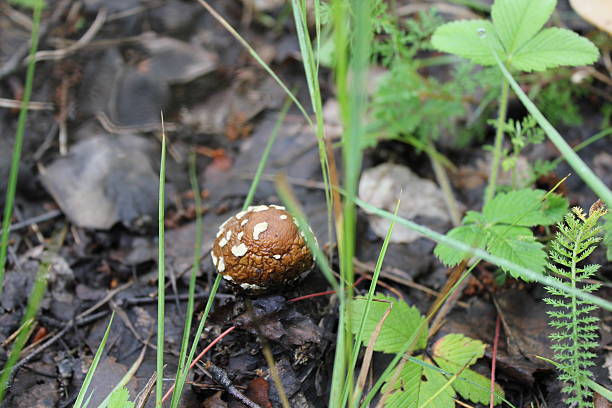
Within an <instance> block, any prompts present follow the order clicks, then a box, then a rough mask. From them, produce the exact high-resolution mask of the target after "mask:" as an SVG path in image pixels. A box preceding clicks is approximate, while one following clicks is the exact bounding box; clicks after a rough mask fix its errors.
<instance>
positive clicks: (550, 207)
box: [482, 189, 567, 227]
mask: <svg viewBox="0 0 612 408" xmlns="http://www.w3.org/2000/svg"><path fill="white" fill-rule="evenodd" d="M545 194H546V192H545V191H543V190H532V189H523V190H515V191H510V192H508V193H499V194H497V195H496V196H495V198H493V200H491V201H490V202H488V203H487V204H486V205H485V206H484V208H483V210H482V213H483V215H484V218H485V219H486V222H488V223H492V224H510V225H519V226H525V227H531V226H534V225H550V224H554V223H555V222H558V221H560V220H561V219H563V215H565V213H566V212H567V200H565V199H564V198H562V197H560V196H557V195H555V194H549V195H548V196H546V197H544V196H545Z"/></svg>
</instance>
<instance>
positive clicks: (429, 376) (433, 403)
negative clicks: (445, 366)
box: [383, 357, 455, 408]
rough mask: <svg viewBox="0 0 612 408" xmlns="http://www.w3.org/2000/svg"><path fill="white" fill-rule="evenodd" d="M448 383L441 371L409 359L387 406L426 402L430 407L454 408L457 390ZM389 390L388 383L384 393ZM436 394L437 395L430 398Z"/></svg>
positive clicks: (397, 407) (413, 405)
mask: <svg viewBox="0 0 612 408" xmlns="http://www.w3.org/2000/svg"><path fill="white" fill-rule="evenodd" d="M418 359H419V360H422V359H423V358H422V357H418ZM447 383H448V380H447V379H446V377H445V376H444V375H443V374H441V373H440V372H439V371H437V370H435V369H433V368H427V367H425V366H424V365H421V364H417V363H414V362H412V361H408V362H407V363H406V365H405V366H404V368H403V369H402V373H401V375H400V378H399V380H398V381H397V382H396V383H395V384H394V388H393V389H394V390H395V392H393V393H392V394H391V396H390V397H389V399H388V400H387V403H386V404H385V408H420V407H421V406H423V404H425V403H427V406H428V407H436V408H453V407H454V406H455V400H454V398H455V391H454V390H453V388H452V386H450V385H447ZM388 390H389V387H388V385H385V387H383V393H384V392H387V391H388ZM434 395H435V396H436V397H435V398H434V399H432V400H430V398H431V397H433V396H434Z"/></svg>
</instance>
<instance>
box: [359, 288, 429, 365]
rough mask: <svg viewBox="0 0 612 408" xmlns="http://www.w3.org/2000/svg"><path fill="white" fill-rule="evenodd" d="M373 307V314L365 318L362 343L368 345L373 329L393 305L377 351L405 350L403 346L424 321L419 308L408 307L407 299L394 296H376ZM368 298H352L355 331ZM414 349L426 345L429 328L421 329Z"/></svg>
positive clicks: (371, 312)
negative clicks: (405, 300) (402, 299)
mask: <svg viewBox="0 0 612 408" xmlns="http://www.w3.org/2000/svg"><path fill="white" fill-rule="evenodd" d="M373 300H374V301H373V302H372V304H371V306H370V313H369V314H368V317H367V319H366V321H365V326H364V328H363V344H364V345H367V344H368V342H369V341H370V337H371V336H372V333H373V332H374V329H375V328H376V326H377V325H378V323H379V322H380V320H381V319H382V318H383V315H384V314H385V311H386V310H387V308H388V307H389V306H391V305H392V309H391V312H390V313H389V315H388V316H387V318H386V319H385V322H384V323H383V326H382V329H381V330H380V333H379V335H378V338H377V339H376V343H375V344H374V350H376V351H382V352H384V353H397V352H399V351H401V350H402V347H403V346H404V344H406V342H407V341H408V340H410V338H411V337H412V336H413V334H414V333H415V332H416V330H417V329H418V327H419V326H420V325H421V323H422V322H423V321H424V318H423V316H421V313H420V312H419V310H418V309H417V308H416V307H413V306H408V304H406V302H404V301H401V300H397V299H394V298H392V297H390V296H384V295H380V294H379V295H376V297H374V298H373ZM366 302H367V300H366V299H361V298H357V299H355V300H354V301H353V305H352V306H353V307H352V308H351V310H352V315H351V318H352V325H351V328H352V330H353V332H354V333H355V334H356V332H357V330H358V327H359V323H360V321H361V316H362V315H363V313H364V310H365V306H366ZM415 344H416V345H415V350H420V349H422V348H424V347H425V345H426V344H427V327H426V326H425V328H424V329H423V330H421V333H420V335H419V338H418V340H417V341H416V343H415Z"/></svg>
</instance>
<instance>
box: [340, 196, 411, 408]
mask: <svg viewBox="0 0 612 408" xmlns="http://www.w3.org/2000/svg"><path fill="white" fill-rule="evenodd" d="M399 205H400V200H397V204H396V205H395V211H393V215H395V216H397V212H398V210H399ZM394 227H395V222H394V221H392V222H391V225H389V229H388V230H387V234H386V235H385V240H384V241H383V245H382V248H381V249H380V253H379V254H378V259H377V260H376V266H375V267H374V274H373V275H372V280H371V282H370V288H369V289H368V295H367V297H366V299H367V301H366V306H365V309H364V311H363V315H362V316H361V321H360V322H359V329H358V330H357V336H356V337H355V342H354V345H353V355H352V356H351V363H350V365H349V368H348V369H349V375H348V376H347V378H352V377H353V371H354V370H355V365H356V364H357V358H358V357H359V350H360V349H361V340H362V338H363V330H364V328H365V322H366V320H367V319H368V315H369V314H370V307H371V305H372V299H373V298H374V293H375V292H376V284H377V283H378V277H379V276H380V271H381V269H382V264H383V261H384V259H385V255H386V253H387V248H389V243H390V242H391V235H392V234H393V228H394ZM349 389H350V387H349V386H348V384H346V385H345V386H344V395H343V397H342V405H341V406H345V405H346V403H347V401H348V392H349ZM362 391H363V390H361V389H359V388H358V389H356V390H355V395H354V398H353V403H351V405H350V406H355V405H356V404H357V403H358V402H359V399H360V398H361V393H362Z"/></svg>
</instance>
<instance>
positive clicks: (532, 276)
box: [355, 199, 612, 310]
mask: <svg viewBox="0 0 612 408" xmlns="http://www.w3.org/2000/svg"><path fill="white" fill-rule="evenodd" d="M355 203H357V205H359V206H360V207H362V208H364V209H366V210H367V211H368V212H370V213H372V214H375V215H378V216H381V217H383V218H386V219H388V220H392V221H396V222H397V223H398V224H400V225H403V226H405V227H407V228H410V229H411V230H413V231H416V232H418V233H420V234H422V235H423V236H425V237H427V238H429V239H431V240H433V241H436V242H439V243H442V244H444V245H448V246H450V247H452V248H455V249H456V250H458V251H460V252H469V253H471V254H472V255H473V256H476V257H478V258H482V259H484V260H485V261H488V262H490V263H492V264H495V265H497V266H502V267H504V268H507V269H512V270H514V271H516V273H518V274H519V275H521V276H522V277H524V278H527V279H528V280H534V281H536V282H540V283H541V284H544V285H548V286H552V287H554V288H556V289H559V290H562V291H564V292H565V293H568V294H571V295H575V296H576V297H578V298H580V299H582V300H586V301H588V302H591V303H594V304H596V305H598V306H601V307H603V308H604V309H606V310H612V302H610V301H607V300H605V299H602V298H600V297H598V296H594V295H591V294H589V293H584V292H583V291H581V290H579V289H576V288H572V287H570V286H568V285H565V284H563V283H560V282H558V281H556V280H554V279H552V278H550V277H549V276H545V275H542V274H539V273H537V272H534V271H532V270H530V269H527V268H525V267H523V266H520V265H517V264H515V263H514V262H510V261H508V260H506V259H504V258H500V257H498V256H495V255H491V254H490V253H488V252H486V251H484V250H482V249H479V248H473V247H470V246H469V245H466V244H464V243H463V242H461V241H457V240H455V239H453V238H450V237H447V236H446V235H442V234H440V233H438V232H435V231H433V230H431V229H429V228H427V227H425V226H423V225H419V224H416V223H414V222H412V221H409V220H406V219H404V218H401V217H399V216H395V215H393V214H391V213H390V212H387V211H384V210H381V209H380V208H376V207H374V206H373V205H371V204H368V203H366V202H365V201H362V200H360V199H355Z"/></svg>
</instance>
